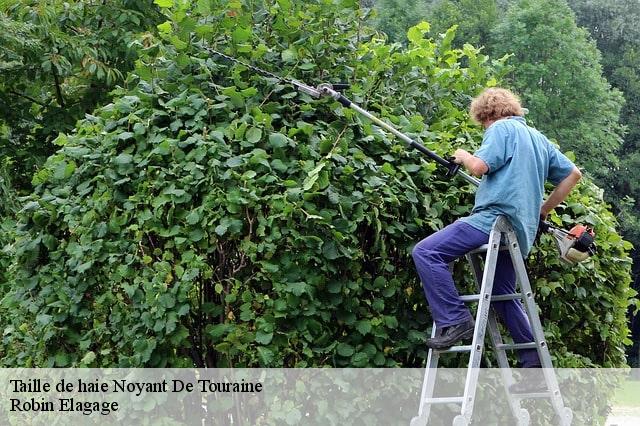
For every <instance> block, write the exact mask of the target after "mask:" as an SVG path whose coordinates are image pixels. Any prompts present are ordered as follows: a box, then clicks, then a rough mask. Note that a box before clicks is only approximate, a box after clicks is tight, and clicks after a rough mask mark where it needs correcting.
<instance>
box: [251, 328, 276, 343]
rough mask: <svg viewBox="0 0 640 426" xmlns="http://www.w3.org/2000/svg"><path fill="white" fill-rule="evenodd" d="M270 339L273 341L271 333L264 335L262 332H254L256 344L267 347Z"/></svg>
mask: <svg viewBox="0 0 640 426" xmlns="http://www.w3.org/2000/svg"><path fill="white" fill-rule="evenodd" d="M272 339H273V332H271V333H266V332H264V331H262V330H258V331H256V339H255V340H256V342H258V343H260V344H262V345H268V344H269V343H271V340H272Z"/></svg>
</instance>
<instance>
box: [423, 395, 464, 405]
mask: <svg viewBox="0 0 640 426" xmlns="http://www.w3.org/2000/svg"><path fill="white" fill-rule="evenodd" d="M462 401H464V397H463V396H447V397H440V398H426V399H425V400H424V402H425V404H452V403H453V404H455V403H458V404H461V403H462Z"/></svg>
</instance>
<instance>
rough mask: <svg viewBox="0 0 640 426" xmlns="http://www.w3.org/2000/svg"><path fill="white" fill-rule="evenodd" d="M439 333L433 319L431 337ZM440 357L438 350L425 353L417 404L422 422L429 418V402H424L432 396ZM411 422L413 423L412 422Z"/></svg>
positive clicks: (425, 422)
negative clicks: (425, 360) (420, 389)
mask: <svg viewBox="0 0 640 426" xmlns="http://www.w3.org/2000/svg"><path fill="white" fill-rule="evenodd" d="M437 334H439V330H438V329H437V327H436V323H435V321H434V322H433V327H432V328H431V337H432V338H433V337H436V335H437ZM439 358H440V354H439V353H438V351H434V350H433V349H431V348H429V353H428V355H427V365H426V368H425V370H424V379H423V380H422V391H421V392H420V404H419V406H418V418H419V419H422V420H424V422H423V423H422V424H425V425H426V424H427V420H428V419H429V414H430V411H431V404H429V403H426V402H425V401H427V399H429V398H433V390H434V388H435V384H436V378H437V373H438V370H437V369H438V360H439ZM412 424H413V423H412Z"/></svg>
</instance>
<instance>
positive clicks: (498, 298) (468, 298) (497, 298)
mask: <svg viewBox="0 0 640 426" xmlns="http://www.w3.org/2000/svg"><path fill="white" fill-rule="evenodd" d="M514 299H522V293H511V294H494V295H493V296H491V301H492V302H504V301H505V300H514ZM460 300H462V301H463V302H477V301H478V300H480V295H479V294H468V295H465V296H460Z"/></svg>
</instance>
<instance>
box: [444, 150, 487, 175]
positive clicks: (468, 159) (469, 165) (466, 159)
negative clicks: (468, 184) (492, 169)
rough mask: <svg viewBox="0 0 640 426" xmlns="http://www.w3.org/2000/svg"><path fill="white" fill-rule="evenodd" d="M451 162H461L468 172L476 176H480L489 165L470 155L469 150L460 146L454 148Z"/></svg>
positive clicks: (485, 171)
mask: <svg viewBox="0 0 640 426" xmlns="http://www.w3.org/2000/svg"><path fill="white" fill-rule="evenodd" d="M453 162H454V163H457V164H462V166H464V168H465V169H467V171H469V173H471V174H472V175H474V176H476V177H480V176H482V175H483V174H485V173H487V172H488V171H489V166H487V164H486V163H485V162H484V161H483V160H481V159H480V158H478V157H475V156H473V155H471V153H470V152H469V151H466V150H464V149H462V148H458V149H456V152H454V153H453Z"/></svg>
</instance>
